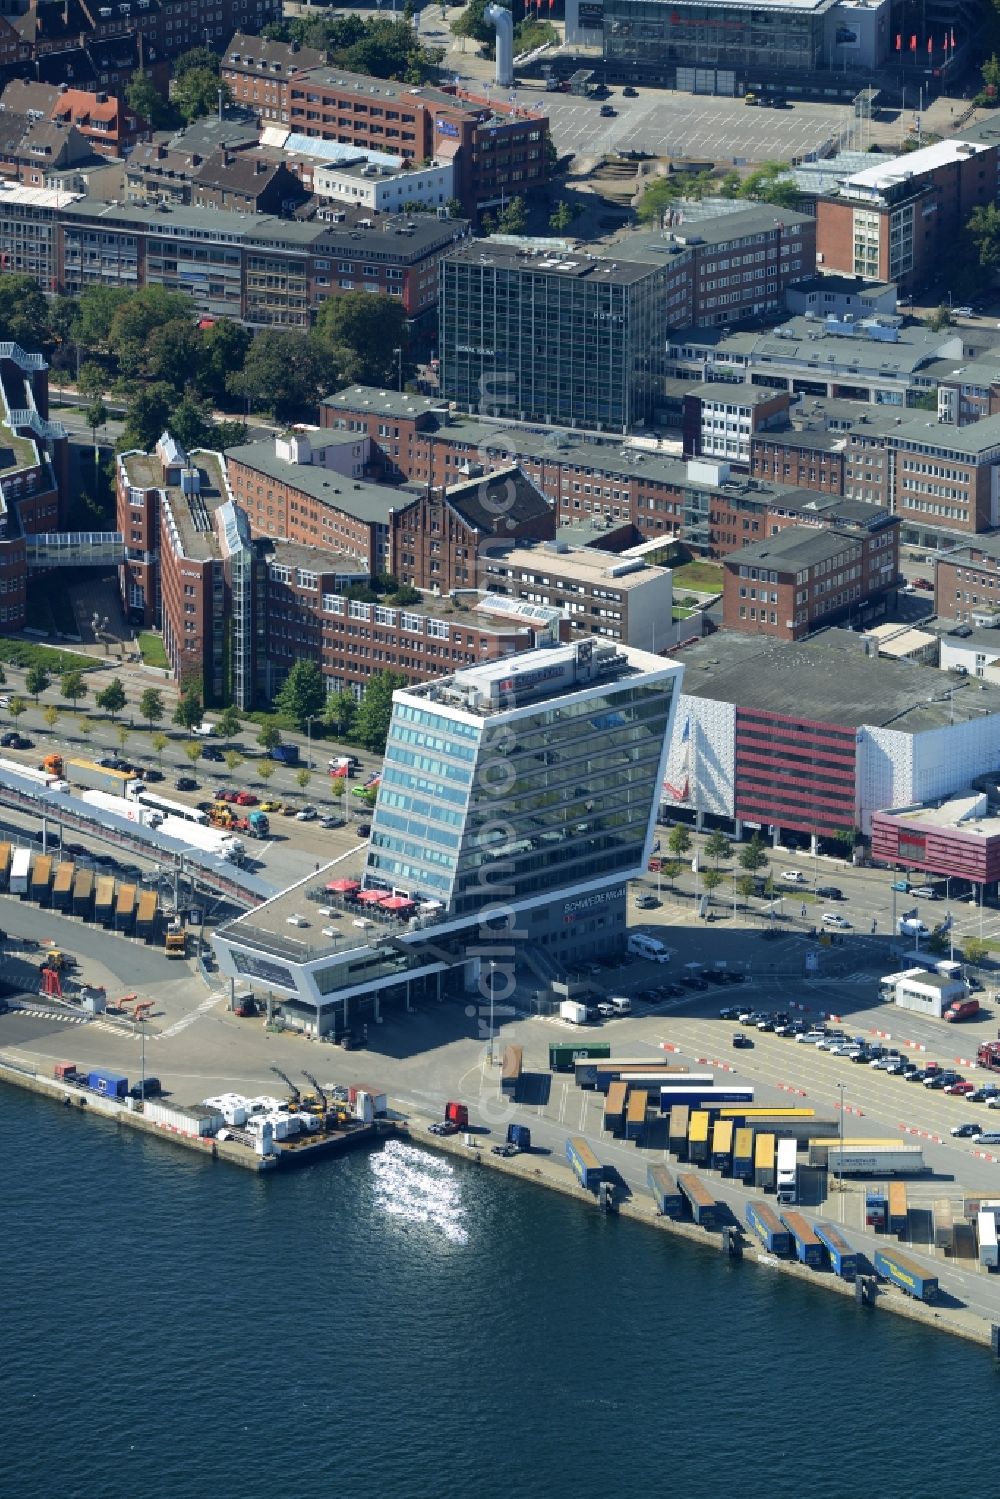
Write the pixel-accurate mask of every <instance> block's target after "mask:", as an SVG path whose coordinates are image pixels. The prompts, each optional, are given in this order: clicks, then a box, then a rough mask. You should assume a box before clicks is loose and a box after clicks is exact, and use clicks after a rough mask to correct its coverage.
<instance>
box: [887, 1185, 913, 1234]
mask: <svg viewBox="0 0 1000 1499" xmlns="http://www.w3.org/2000/svg"><path fill="white" fill-rule="evenodd" d="M908 1222H909V1209H908V1207H907V1202H906V1183H905V1182H900V1181H895V1182H890V1183H889V1210H888V1221H887V1225H886V1226H887V1227H888V1230H889V1232H890V1233H891V1234H894V1235H895V1237H896V1238H897V1239H903V1238H905V1237H906V1228H907V1224H908Z"/></svg>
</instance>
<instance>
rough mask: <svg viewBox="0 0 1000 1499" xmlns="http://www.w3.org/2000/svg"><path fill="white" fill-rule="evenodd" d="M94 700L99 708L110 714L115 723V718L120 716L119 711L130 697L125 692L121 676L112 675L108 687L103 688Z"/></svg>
mask: <svg viewBox="0 0 1000 1499" xmlns="http://www.w3.org/2000/svg"><path fill="white" fill-rule="evenodd" d="M94 702H95V703H96V704H97V706H98V708H100V710H101V712H102V713H108V714H110V716H111V722H112V723H114V721H115V719H116V718H117V717H118V715H119V713H120V712H121V711H122V709H123V708H124V707H125V704H126V703H127V702H128V698H127V696H126V694H125V687H124V685H123V683H122V680H121V678H120V677H112V678H111V681H110V682H109V683H108V685H107V687H105V688H103V689H102V690H101V691H100V692H99V693H98V694H97V696H96V697H95V698H94Z"/></svg>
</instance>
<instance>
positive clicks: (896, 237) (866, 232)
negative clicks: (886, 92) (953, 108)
mask: <svg viewBox="0 0 1000 1499" xmlns="http://www.w3.org/2000/svg"><path fill="white" fill-rule="evenodd" d="M997 172H998V147H997V145H996V144H995V143H990V144H986V143H983V142H980V141H976V140H968V141H965V140H944V141H938V142H937V143H936V144H934V145H931V146H924V147H923V149H921V150H917V151H912V152H910V153H909V155H906V156H899V157H895V158H893V159H892V160H891V161H883V160H881V159H879V160H878V161H877V162H876V163H875V164H873V165H872V166H870V167H866V168H865V169H864V170H863V171H860V172H855V173H854V174H853V175H852V176H850V177H847V178H846V179H845V180H844V181H843V182H842V183H841V184H840V187H839V189H838V190H837V192H836V193H834V194H829V195H824V196H821V197H819V198H818V199H817V201H816V250H817V252H818V255H819V257H820V264H821V265H822V267H823V269H824V270H834V271H846V272H848V273H850V274H852V275H856V276H864V277H866V278H867V279H869V280H874V281H891V282H895V283H896V285H897V286H898V287H899V288H900V290H902V291H912V290H915V289H917V288H920V287H922V286H924V285H925V284H926V283H927V282H929V281H931V280H936V279H937V278H938V277H939V275H940V274H941V270H942V267H945V266H947V265H948V263H949V258H950V255H951V253H952V249H953V246H954V243H955V240H956V237H957V235H958V234H959V232H960V231H961V230H962V229H963V228H964V227H965V224H966V223H967V222H968V219H969V217H970V215H971V214H972V212H973V210H974V209H975V208H978V207H979V206H981V205H985V204H988V203H994V202H995V201H996V199H997V185H998V183H997Z"/></svg>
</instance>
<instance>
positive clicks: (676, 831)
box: [667, 822, 691, 859]
mask: <svg viewBox="0 0 1000 1499" xmlns="http://www.w3.org/2000/svg"><path fill="white" fill-rule="evenodd" d="M667 847H668V848H669V850H670V852H671V853H672V854H674V855H676V857H677V858H679V859H680V858H683V857H684V855H685V854H686V853H687V852H688V850H689V849H690V847H691V834H690V833H689V832H688V830H687V828H686V827H685V826H684V824H683V823H682V822H679V823H678V824H677V826H676V827H675V828H671V829H670V835H669V837H668V838H667Z"/></svg>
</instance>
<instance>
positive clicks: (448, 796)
mask: <svg viewBox="0 0 1000 1499" xmlns="http://www.w3.org/2000/svg"><path fill="white" fill-rule="evenodd" d="M677 680H678V679H677V678H676V677H675V678H673V679H669V678H668V679H666V680H664V679H662V678H661V679H656V680H651V679H650V678H649V677H645V678H644V677H643V675H642V674H640V673H636V674H635V675H634V676H633V677H631V678H626V679H624V680H621V681H619V682H615V683H614V684H606V685H603V686H602V687H601V688H600V689H599V690H597V691H595V690H593V689H589V690H586V691H583V692H571V693H569V694H567V695H566V696H564V697H548V698H546V699H545V700H544V701H543V702H541V703H539V704H538V706H537V708H534V709H530V710H528V711H523V710H520V711H513V712H510V713H498V714H495V715H492V716H487V717H484V718H483V719H482V721H481V722H475V721H473V720H472V716H471V715H461V716H460V715H457V714H455V715H453V714H451V713H442V712H441V711H439V710H438V709H436V708H434V707H430V706H426V707H425V706H424V705H422V704H421V705H419V706H418V705H417V704H416V703H415V702H413V701H412V700H411V701H406V700H405V696H403V697H401V699H397V702H396V705H395V709H394V713H393V720H392V727H391V729H390V733H389V740H388V744H387V746H386V754H385V767H384V771H383V776H382V784H381V787H380V789H379V799H378V805H377V807H376V811H375V815H374V820H373V824H372V835H371V845H370V852H369V859H368V873H367V878H368V880H369V881H370V882H372V883H375V884H384V885H386V886H394V887H397V888H403V889H405V890H407V891H408V892H409V893H410V894H412V895H414V896H420V897H421V898H423V899H433V900H438V901H441V902H442V904H443V905H444V907H445V908H446V912H447V914H448V915H450V916H456V917H461V916H464V915H468V914H472V913H475V912H478V911H480V910H481V909H482V908H483V907H484V906H488V905H490V904H491V903H492V902H498V903H516V902H517V901H519V900H529V899H532V898H537V897H539V896H544V895H545V894H547V893H549V892H551V893H553V894H555V893H556V892H558V891H559V890H562V889H567V888H573V887H577V886H580V885H586V884H588V883H594V884H601V883H605V882H607V881H608V880H612V879H614V878H615V877H616V876H619V877H620V876H622V875H625V874H626V873H627V872H628V871H634V870H637V869H641V867H642V863H643V853H644V847H645V842H646V837H647V834H648V831H649V827H650V818H651V816H652V814H653V811H654V809H655V807H656V805H657V801H658V797H657V773H658V769H659V765H660V759H661V755H662V751H663V745H664V739H665V736H666V733H667V728H668V725H669V724H670V722H671V715H672V709H673V696H674V692H675V690H676V684H677Z"/></svg>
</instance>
